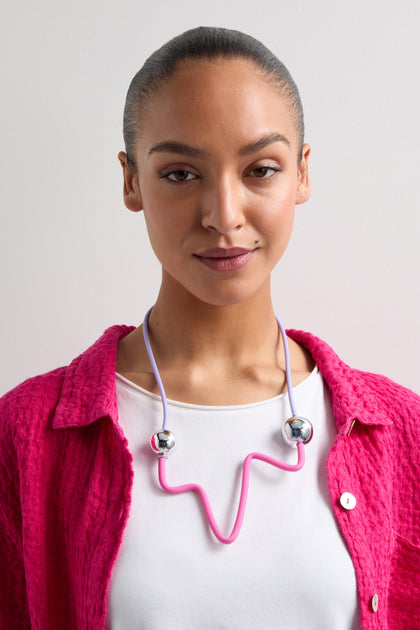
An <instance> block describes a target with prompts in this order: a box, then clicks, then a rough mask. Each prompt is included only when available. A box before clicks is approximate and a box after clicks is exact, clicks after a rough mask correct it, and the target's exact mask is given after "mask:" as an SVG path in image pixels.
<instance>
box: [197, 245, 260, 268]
mask: <svg viewBox="0 0 420 630" xmlns="http://www.w3.org/2000/svg"><path fill="white" fill-rule="evenodd" d="M253 253H254V251H253V250H251V251H249V252H245V253H244V254H238V256H226V257H225V258H210V257H206V256H197V258H198V259H199V260H200V261H201V262H202V263H203V264H204V265H206V267H209V268H210V269H212V270H213V271H222V272H227V271H237V270H238V269H242V267H245V265H246V264H247V263H248V262H249V260H250V259H251V258H252V255H253Z"/></svg>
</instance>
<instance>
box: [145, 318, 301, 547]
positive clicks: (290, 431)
mask: <svg viewBox="0 0 420 630" xmlns="http://www.w3.org/2000/svg"><path fill="white" fill-rule="evenodd" d="M152 309H153V307H152V308H150V309H149V310H148V311H147V313H146V316H145V318H144V321H143V337H144V343H145V345H146V351H147V354H148V357H149V361H150V364H151V366H152V370H153V374H154V377H155V379H156V384H157V386H158V389H159V393H160V396H161V400H162V408H163V423H162V428H161V429H159V430H158V431H156V432H155V433H154V434H153V435H152V437H151V440H150V445H151V447H152V450H153V451H154V452H155V453H156V454H157V455H158V478H159V483H160V486H161V488H162V490H164V491H165V492H167V493H168V494H182V493H184V492H196V493H197V494H198V496H199V498H200V500H201V503H202V505H203V508H204V512H205V514H206V517H207V520H208V523H209V525H210V528H211V530H212V531H213V533H214V535H215V536H216V538H217V540H219V541H220V542H221V543H223V544H225V545H229V544H230V543H233V542H234V541H235V540H236V539H237V537H238V536H239V532H240V531H241V527H242V523H243V520H244V516H245V509H246V502H247V498H248V487H249V475H250V468H251V462H252V460H253V459H258V460H260V461H262V462H265V463H266V464H269V465H270V466H274V467H275V468H280V469H281V470H286V471H288V472H297V471H298V470H301V469H302V468H303V466H304V464H305V449H304V446H303V445H304V444H307V443H308V442H309V441H310V440H311V439H312V435H313V429H312V425H311V423H310V422H309V420H308V419H307V418H303V417H302V416H298V415H297V414H296V409H295V403H294V399H293V391H292V379H291V369H290V359H289V349H288V345H287V337H286V331H285V330H284V328H283V325H282V323H281V321H280V320H279V318H278V317H277V316H276V319H277V323H278V325H279V329H280V333H281V336H282V340H283V347H284V357H285V365H286V383H287V394H288V398H289V404H290V409H291V412H292V416H291V418H289V419H288V420H286V421H285V423H284V425H283V436H284V438H285V440H286V442H287V443H288V444H291V445H292V446H294V445H295V444H296V447H297V455H298V460H297V463H296V464H286V463H284V462H281V461H279V460H277V459H275V458H273V457H270V456H269V455H264V454H263V453H249V455H247V456H246V458H245V460H244V463H243V468H242V486H241V494H240V499H239V506H238V511H237V515H236V520H235V523H234V525H233V528H232V531H231V533H230V534H229V536H225V535H224V534H223V533H222V531H221V530H220V528H219V526H218V524H217V522H216V519H215V517H214V514H213V511H212V509H211V505H210V501H209V499H208V496H207V494H206V491H205V490H204V489H203V488H202V487H201V486H200V485H198V484H196V483H187V484H183V485H180V486H171V485H169V484H168V482H167V478H166V460H167V456H168V454H169V452H170V451H171V450H172V449H173V447H174V446H175V443H176V438H175V435H174V434H173V433H172V432H171V431H169V430H168V429H167V424H168V400H167V398H166V393H165V389H164V387H163V383H162V379H161V378H160V374H159V370H158V367H157V365H156V361H155V358H154V356H153V351H152V346H151V344H150V338H149V326H148V323H149V317H150V313H151V311H152Z"/></svg>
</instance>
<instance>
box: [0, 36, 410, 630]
mask: <svg viewBox="0 0 420 630" xmlns="http://www.w3.org/2000/svg"><path fill="white" fill-rule="evenodd" d="M124 136H125V143H126V152H121V153H120V154H119V159H120V162H121V164H122V168H123V176H124V201H125V204H126V206H127V207H128V208H129V209H130V210H132V211H134V212H139V211H141V212H143V213H144V216H145V220H146V224H147V229H148V233H149V237H150V242H151V244H152V247H153V250H154V252H155V254H156V256H157V257H158V259H159V261H160V262H161V265H162V282H161V286H160V290H159V294H158V297H157V300H156V304H155V305H154V306H153V308H152V309H151V311H150V312H149V313H148V314H147V316H146V318H145V320H144V324H143V326H139V327H137V328H136V329H132V328H128V327H125V326H115V327H113V328H111V329H109V330H108V331H106V332H105V334H104V335H103V336H102V337H101V338H100V339H99V340H98V341H97V342H96V343H95V344H94V346H92V347H91V348H89V349H88V350H87V351H86V352H85V353H83V354H82V355H81V356H80V357H78V358H76V359H75V360H74V361H73V362H72V363H71V364H70V366H68V367H67V368H60V369H58V370H55V371H54V372H51V373H49V374H47V375H43V376H40V377H37V378H35V379H31V380H30V381H27V382H26V383H24V384H22V385H21V386H19V387H18V388H16V389H15V390H13V391H12V392H10V393H9V394H8V395H6V396H5V397H4V398H3V400H2V403H1V410H0V411H1V413H0V418H1V425H0V427H1V432H0V466H1V480H2V483H1V489H0V527H1V536H0V553H1V556H0V557H1V559H2V563H3V566H2V571H1V578H0V580H1V584H0V587H1V588H0V593H1V594H0V603H1V606H0V619H1V624H2V625H1V627H5V628H28V627H33V628H42V629H43V630H44V629H45V630H46V629H49V628H60V629H62V628H72V629H74V628H95V629H96V628H98V629H99V628H104V626H105V625H106V627H107V628H112V629H113V630H115V628H147V629H154V628H183V629H185V628H200V629H201V628H218V627H220V628H241V629H243V628H292V629H300V628H305V629H308V628H320V629H321V628H322V629H323V630H326V629H329V628H331V629H334V630H339V629H341V628H342V629H344V628H346V629H350V628H352V629H353V628H359V627H361V628H363V629H365V628H366V629H367V628H381V629H384V628H392V629H393V630H396V629H399V628H413V627H417V626H418V625H419V624H420V605H419V601H420V599H419V595H420V580H419V577H420V568H419V567H420V528H419V526H418V513H419V509H420V506H419V498H418V491H417V476H418V474H419V458H418V447H417V444H412V440H413V437H412V436H415V424H414V423H415V419H416V418H417V417H418V412H419V408H420V405H419V399H418V397H417V396H416V395H415V394H413V393H412V392H410V391H408V390H405V389H403V388H401V387H400V386H398V385H396V384H394V383H392V382H391V381H389V380H388V379H386V378H384V377H381V376H376V375H372V374H367V373H363V372H359V371H356V370H352V369H351V368H349V367H348V366H347V365H345V364H344V363H343V362H342V361H341V360H340V359H339V358H338V357H337V356H336V355H335V354H334V352H333V351H332V350H331V349H330V348H329V347H328V346H327V345H326V344H325V343H324V342H322V341H321V340H319V339H317V338H316V337H313V336H312V335H310V334H308V333H304V332H299V331H288V337H287V341H284V340H283V336H282V330H281V328H280V326H281V324H280V323H279V322H278V321H277V319H276V316H275V313H274V311H273V305H272V301H271V293H270V275H271V271H272V269H273V267H274V266H275V265H276V263H277V262H278V261H279V260H280V259H281V257H282V254H283V253H284V251H285V249H286V247H287V243H288V241H289V238H290V235H291V231H292V225H293V214H294V208H295V205H296V204H300V203H303V202H304V201H306V200H307V199H308V197H309V194H310V187H309V179H308V159H309V154H310V148H309V146H308V145H307V144H306V143H304V138H303V114H302V108H301V103H300V98H299V94H298V91H297V89H296V86H295V84H294V83H293V80H292V78H291V77H290V75H289V73H288V71H287V70H286V68H285V67H284V66H283V65H282V64H281V63H280V62H279V61H278V59H277V58H276V57H274V55H272V53H270V51H268V50H267V49H266V48H265V47H264V46H262V44H260V43H259V42H257V41H256V40H254V39H253V38H251V37H249V36H247V35H244V34H242V33H238V32H235V31H228V30H224V29H214V28H200V29H194V30H192V31H188V32H187V33H184V34H183V35H181V36H179V37H177V38H175V39H174V40H171V41H170V42H168V44H165V46H163V47H162V48H161V49H160V50H159V51H157V52H155V53H154V54H153V55H152V56H151V57H150V58H149V60H148V61H147V62H146V63H145V65H144V66H143V68H142V69H141V70H140V71H139V73H138V74H137V75H136V77H135V78H134V79H133V82H132V84H131V86H130V89H129V92H128V95H127V102H126V109H125V115H124ZM285 299H286V296H285ZM288 355H290V366H291V367H290V368H288ZM288 378H289V382H288V383H287V379H288ZM165 392H166V393H165ZM166 398H167V399H169V401H167V400H166ZM290 416H293V417H294V419H293V420H292V421H291V422H288V423H287V422H286V424H285V421H287V420H288V419H289V418H290ZM306 417H308V418H309V419H310V421H311V423H309V422H308V421H307V420H306ZM302 418H303V419H302ZM283 427H285V428H284V430H282V429H283ZM312 432H313V439H312V440H311V437H312ZM282 433H285V438H286V439H284V436H282ZM151 435H153V437H152V449H150V446H149V442H150V436H151ZM174 435H177V438H174V437H173V436H174ZM175 440H176V441H177V443H178V449H177V452H176V453H175V454H174V455H172V454H170V455H169V456H168V454H169V451H170V450H171V447H172V444H173V442H174V441H175ZM153 451H154V452H153ZM250 453H252V454H251V455H249V454H250ZM305 459H306V461H305ZM244 460H245V461H246V464H245V467H244V470H245V472H244V477H243V480H242V479H241V476H242V472H241V471H242V464H243V462H244ZM253 460H257V461H253ZM249 474H250V476H251V482H250V485H249V492H248V493H247V481H248V475H249ZM190 482H194V483H195V484H200V488H198V486H197V485H193V486H191V484H190ZM242 483H243V488H244V490H243V493H242V495H241V497H240V489H241V484H242ZM180 486H181V487H180ZM202 488H204V489H205V491H206V493H204V491H203V490H202ZM185 490H187V491H186V492H184V491H185ZM190 490H193V491H192V492H191V491H190ZM173 494H174V495H175V496H172V495H173ZM246 499H248V501H247V503H248V505H247V510H246V515H244V510H245V505H246ZM238 506H239V516H238V518H237V510H238ZM213 515H215V517H214V516H213ZM231 543H232V544H231ZM3 567H7V568H8V569H7V571H6V570H3ZM416 624H417V625H416Z"/></svg>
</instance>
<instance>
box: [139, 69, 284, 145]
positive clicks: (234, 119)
mask: <svg viewBox="0 0 420 630" xmlns="http://www.w3.org/2000/svg"><path fill="white" fill-rule="evenodd" d="M141 128H142V130H141V137H142V144H143V142H144V141H147V142H148V143H150V142H151V143H152V144H153V145H155V144H156V143H158V142H162V141H165V140H167V139H168V138H178V139H179V140H183V141H185V138H188V137H190V138H191V139H194V138H195V137H201V138H203V141H204V140H207V141H208V142H207V144H209V143H210V142H209V141H210V140H211V139H212V138H223V137H225V138H226V140H228V139H232V138H233V137H236V138H237V141H238V143H239V144H241V145H243V144H246V143H248V142H252V141H253V140H254V139H256V138H259V137H262V136H264V135H266V134H267V133H277V134H280V135H283V136H285V137H286V138H288V140H289V142H290V143H294V142H295V140H296V138H295V136H296V132H295V125H294V120H293V116H292V113H291V111H290V107H289V104H288V102H287V100H286V98H285V97H284V96H282V95H281V94H280V92H279V90H278V89H276V88H275V87H273V84H272V82H271V81H268V80H267V79H266V78H265V77H264V76H263V75H262V73H261V72H260V71H258V70H257V69H256V68H255V65H254V64H253V63H251V62H248V61H246V60H242V59H224V60H211V61H207V60H206V61H199V62H195V61H194V62H191V63H186V62H185V63H184V64H182V65H180V66H179V68H177V70H176V71H175V72H174V73H173V75H171V77H169V78H168V79H167V80H166V81H165V82H164V83H162V85H160V86H159V88H158V89H157V90H156V92H155V94H154V95H153V97H152V98H151V100H150V101H149V102H148V104H147V107H146V110H145V111H144V113H143V115H142V121H141ZM149 148H150V147H149Z"/></svg>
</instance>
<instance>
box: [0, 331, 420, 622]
mask: <svg viewBox="0 0 420 630" xmlns="http://www.w3.org/2000/svg"><path fill="white" fill-rule="evenodd" d="M130 330H132V328H129V327H126V326H114V327H112V328H109V329H108V330H107V331H106V332H105V333H104V335H103V336H102V337H101V338H100V339H99V340H98V341H97V342H96V343H95V344H94V345H93V346H92V347H90V348H89V349H88V350H87V351H86V352H84V353H83V354H81V355H80V356H79V357H77V358H76V359H75V360H74V361H73V362H72V363H71V364H70V365H69V366H68V367H63V368H59V369H57V370H54V371H53V372H50V373H48V374H45V375H42V376H38V377H35V378H33V379H30V380H28V381H26V382H25V383H23V384H21V385H20V386H18V387H17V388H15V389H14V390H12V391H11V392H9V393H8V394H7V395H6V396H4V397H3V398H2V399H1V401H0V628H1V630H18V629H23V628H25V629H26V628H33V629H39V630H53V629H54V630H65V629H69V630H99V629H103V628H104V625H105V616H106V601H107V591H108V585H109V582H110V576H111V570H112V566H113V563H114V561H115V559H116V556H117V554H118V550H119V546H120V543H121V539H122V535H123V530H124V527H125V524H126V522H127V518H128V513H129V508H130V494H131V485H132V479H133V471H132V466H131V455H130V453H129V451H128V449H127V444H126V441H125V439H124V436H123V433H122V431H121V429H120V427H119V425H118V418H117V397H116V390H115V361H116V351H117V343H118V340H119V339H120V338H121V337H123V336H124V335H126V334H127V333H128V332H130ZM288 334H289V336H290V337H291V338H293V339H295V340H296V341H297V342H298V343H300V344H301V345H302V346H304V347H306V348H307V349H308V350H309V351H310V352H311V353H312V356H313V357H314V359H315V361H316V363H317V364H318V367H319V368H320V370H321V372H322V374H323V376H324V379H325V380H326V382H327V384H328V386H329V391H330V396H331V401H332V405H333V410H334V415H335V418H336V422H337V439H336V441H335V443H334V445H333V447H332V449H331V451H330V454H329V458H328V464H327V470H328V483H329V490H330V495H331V504H332V508H333V510H334V513H335V515H336V518H337V521H338V523H339V525H340V528H341V531H342V533H343V536H344V538H345V541H346V543H347V546H348V548H349V551H350V554H351V556H352V559H353V564H354V568H355V572H356V578H357V584H358V592H359V601H360V610H361V628H362V629H363V630H368V629H369V630H370V629H372V630H373V629H377V630H386V629H389V630H402V629H407V630H408V629H410V630H414V629H419V628H420V489H419V477H420V461H419V459H420V458H419V432H418V430H419V426H420V399H419V397H418V396H416V395H415V394H414V393H413V392H411V391H409V390H407V389H404V388H402V387H400V386H399V385H396V384H395V383H393V382H392V381H390V380H388V379H387V378H385V377H382V376H378V375H374V374H369V373H365V372H360V371H357V370H353V369H351V368H350V367H348V366H347V365H346V364H345V363H343V362H342V361H341V360H340V359H339V358H338V357H337V355H336V354H335V353H334V352H333V351H332V350H331V348H330V347H329V346H328V345H327V344H325V343H324V342H323V341H321V340H320V339H318V338H316V337H314V336H312V335H310V334H308V333H305V332H299V331H288ZM346 492H348V493H351V494H352V495H354V497H356V499H357V503H356V506H355V507H354V508H353V509H345V508H344V507H342V505H341V503H340V497H341V496H342V495H343V493H346ZM342 503H344V501H342ZM320 570H321V568H320ZM291 630H292V629H291Z"/></svg>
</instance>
